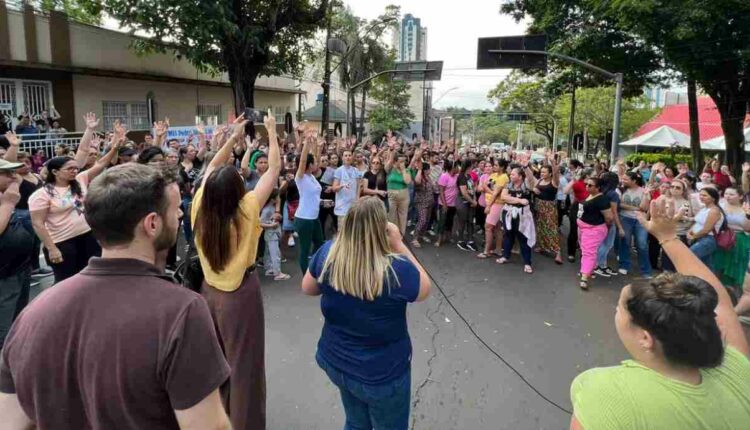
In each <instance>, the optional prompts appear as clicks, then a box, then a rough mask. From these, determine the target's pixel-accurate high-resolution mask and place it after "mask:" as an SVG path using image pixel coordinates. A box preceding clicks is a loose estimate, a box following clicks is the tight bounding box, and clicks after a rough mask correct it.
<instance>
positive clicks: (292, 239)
mask: <svg viewBox="0 0 750 430" xmlns="http://www.w3.org/2000/svg"><path fill="white" fill-rule="evenodd" d="M287 245H289V247H290V248H293V247H294V245H295V243H294V236H289V241H288V242H287Z"/></svg>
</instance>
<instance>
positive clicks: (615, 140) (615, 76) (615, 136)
mask: <svg viewBox="0 0 750 430" xmlns="http://www.w3.org/2000/svg"><path fill="white" fill-rule="evenodd" d="M489 52H490V53H493V54H513V55H546V56H548V57H553V58H557V59H560V60H563V61H567V62H568V63H573V64H577V65H579V66H581V67H583V68H586V69H589V70H591V71H592V72H595V73H598V74H600V75H602V76H605V77H607V78H609V79H612V80H613V81H615V84H616V89H615V119H614V124H613V128H612V151H611V153H610V165H614V164H615V161H616V159H617V152H618V150H619V146H620V119H621V118H620V117H621V115H622V85H623V80H624V78H623V74H622V73H612V72H610V71H607V70H604V69H602V68H601V67H597V66H595V65H593V64H589V63H587V62H585V61H583V60H579V59H578V58H574V57H569V56H567V55H563V54H558V53H556V52H549V51H536V50H525V49H521V50H519V49H491V50H489Z"/></svg>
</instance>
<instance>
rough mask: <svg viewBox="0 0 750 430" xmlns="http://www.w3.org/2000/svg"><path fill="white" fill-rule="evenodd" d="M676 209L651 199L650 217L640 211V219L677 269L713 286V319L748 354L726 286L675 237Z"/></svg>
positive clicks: (733, 344) (735, 344)
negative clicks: (715, 304) (714, 299)
mask: <svg viewBox="0 0 750 430" xmlns="http://www.w3.org/2000/svg"><path fill="white" fill-rule="evenodd" d="M675 210H676V208H675V207H674V206H673V205H670V204H669V202H668V201H667V200H666V199H662V200H660V201H654V202H653V203H651V220H650V221H646V217H645V216H643V215H639V220H640V221H641V224H643V226H644V227H645V228H646V230H648V232H649V233H651V234H652V235H654V237H656V238H657V239H658V240H659V244H660V245H661V247H662V249H663V250H664V252H665V253H666V254H667V256H669V259H670V260H671V261H672V262H673V263H674V265H675V269H676V271H677V272H678V273H681V274H683V275H687V276H695V277H697V278H700V279H703V280H704V281H706V282H708V283H709V284H711V286H712V287H714V289H715V290H716V293H717V294H718V295H719V304H718V306H716V311H715V312H716V322H717V323H718V325H719V328H720V329H721V331H722V334H723V335H724V337H725V339H726V343H727V344H728V345H730V346H732V347H734V348H736V349H737V350H738V351H740V352H741V353H743V354H745V356H747V357H748V358H750V347H749V346H748V343H747V339H746V338H745V333H744V331H743V329H742V326H741V325H740V322H739V320H738V319H737V314H736V313H735V312H734V307H733V306H732V301H731V299H730V298H729V294H728V293H727V291H726V289H725V288H724V286H723V285H722V284H721V281H719V279H718V278H717V277H716V275H714V273H713V272H712V271H711V269H709V268H708V267H706V266H705V265H704V264H703V262H701V260H700V259H698V257H696V256H695V254H693V252H692V251H690V249H689V248H688V247H687V246H685V244H683V243H682V242H681V241H680V240H679V239H678V238H677V223H676V222H675V221H674V217H673V215H674V211H675Z"/></svg>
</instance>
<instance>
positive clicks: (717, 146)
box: [701, 127, 750, 151]
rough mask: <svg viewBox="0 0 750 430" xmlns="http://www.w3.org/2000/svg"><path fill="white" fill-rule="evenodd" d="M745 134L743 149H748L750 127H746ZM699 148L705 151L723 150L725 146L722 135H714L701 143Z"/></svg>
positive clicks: (749, 149) (749, 146)
mask: <svg viewBox="0 0 750 430" xmlns="http://www.w3.org/2000/svg"><path fill="white" fill-rule="evenodd" d="M744 134H745V151H750V127H748V128H746V129H745V131H744ZM701 148H702V149H705V150H707V151H725V150H726V148H727V146H726V144H725V143H724V136H719V137H715V138H713V139H710V140H706V141H704V142H703V143H701Z"/></svg>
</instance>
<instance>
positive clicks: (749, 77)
mask: <svg viewBox="0 0 750 430" xmlns="http://www.w3.org/2000/svg"><path fill="white" fill-rule="evenodd" d="M616 3H617V5H616V6H615V5H614V4H612V3H610V2H608V3H604V2H603V3H602V4H601V5H600V6H599V8H597V9H596V12H597V13H598V14H599V15H600V16H601V17H602V19H608V20H610V21H612V22H613V23H614V24H615V25H617V26H618V27H619V28H622V29H624V30H626V31H630V32H633V33H635V34H637V35H639V36H640V37H641V38H643V39H644V40H645V41H646V42H647V43H649V44H652V45H653V46H655V47H657V48H658V49H659V50H660V51H661V54H662V55H663V57H664V59H665V60H666V61H667V62H668V63H669V64H670V65H671V66H672V67H674V68H675V69H677V70H678V71H679V72H681V73H682V74H683V75H684V76H685V78H686V79H687V80H689V81H690V80H695V81H696V83H697V84H698V85H699V86H700V87H701V88H702V89H703V90H704V91H705V92H706V94H708V95H709V96H710V97H711V99H713V101H714V103H716V107H717V108H718V111H719V114H720V115H721V128H722V131H723V132H724V140H725V142H726V145H727V149H726V158H727V160H726V161H727V163H728V164H729V165H730V166H731V167H732V168H733V169H734V173H735V174H736V175H739V173H740V169H741V165H742V163H743V162H744V160H745V150H744V135H743V122H744V119H745V116H746V114H747V112H748V110H749V108H750V104H749V101H750V51H748V46H750V3H748V2H742V1H712V2H704V1H700V0H621V1H618V2H616Z"/></svg>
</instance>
